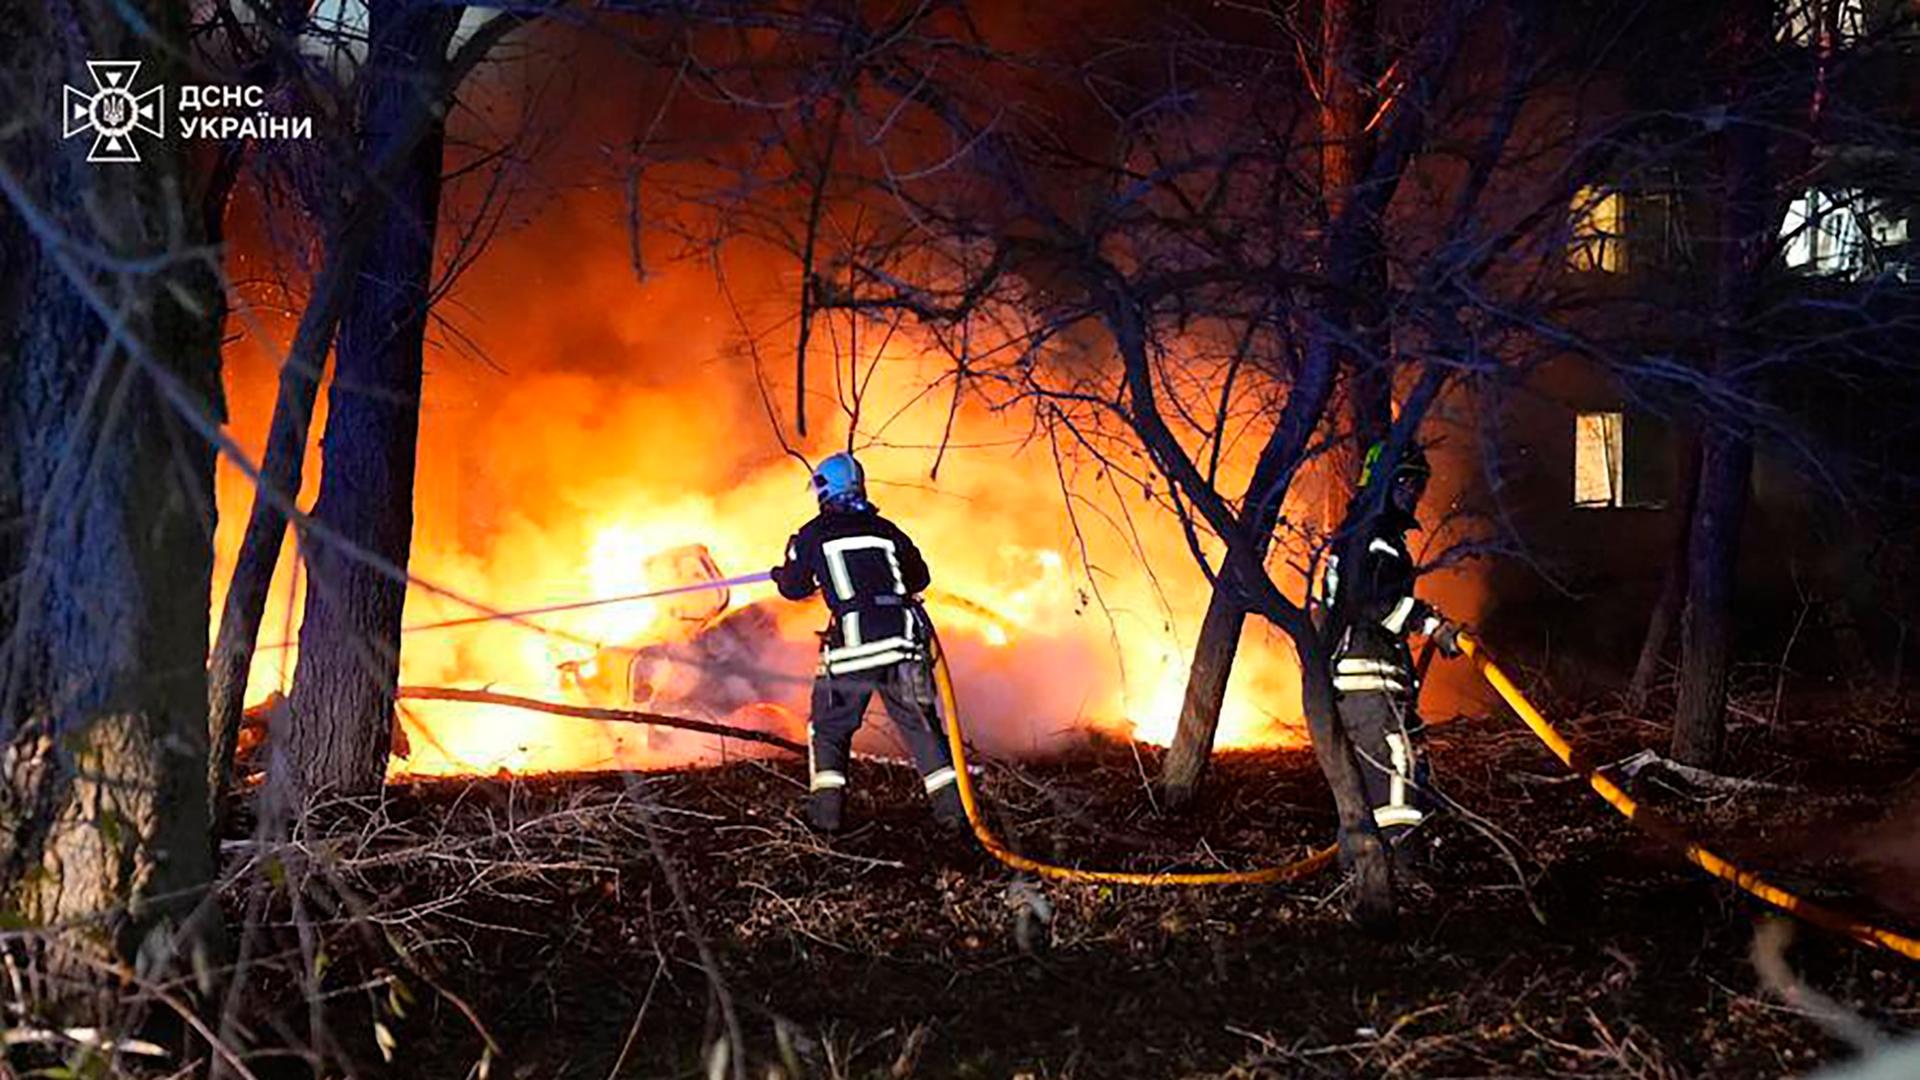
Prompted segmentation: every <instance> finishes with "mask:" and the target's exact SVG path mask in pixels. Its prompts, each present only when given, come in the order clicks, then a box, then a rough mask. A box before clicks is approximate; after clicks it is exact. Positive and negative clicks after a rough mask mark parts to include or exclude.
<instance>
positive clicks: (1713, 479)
mask: <svg viewBox="0 0 1920 1080" xmlns="http://www.w3.org/2000/svg"><path fill="white" fill-rule="evenodd" d="M1703 442H1704V446H1703V447H1702V452H1701V460H1700V493H1699V496H1698V503H1697V507H1696V510H1695V514H1694V519H1693V529H1692V533H1693V536H1692V542H1691V543H1690V544H1689V545H1688V549H1687V611H1686V616H1685V620H1684V623H1683V626H1682V631H1681V665H1680V669H1681V674H1680V701H1679V705H1678V707H1677V708H1676V709H1675V711H1674V717H1673V749H1672V754H1673V759H1674V760H1675V761H1678V762H1681V763H1683V764H1686V765H1693V766H1697V767H1699V768H1702V769H1711V768H1713V767H1714V765H1715V764H1716V763H1717V762H1718V760H1719V757H1720V748H1721V744H1722V742H1723V741H1724V733H1725V727H1726V723H1725V717H1726V705H1727V670H1728V661H1729V659H1730V657H1731V653H1732V637H1733V591H1734V569H1735V564H1736V562H1737V561H1738V558H1739V551H1740V526H1741V523H1742V521H1744V520H1745V517H1746V508H1747V486H1748V480H1749V477H1750V476H1751V474H1752V471H1753V448H1752V446H1751V445H1750V444H1749V443H1748V441H1747V439H1746V437H1745V436H1744V435H1742V434H1740V433H1737V432H1726V431H1715V432H1711V433H1709V434H1708V435H1707V436H1706V437H1705V439H1704V440H1703Z"/></svg>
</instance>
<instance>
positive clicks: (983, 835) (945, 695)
mask: <svg viewBox="0 0 1920 1080" xmlns="http://www.w3.org/2000/svg"><path fill="white" fill-rule="evenodd" d="M930 636H931V637H932V639H933V657H932V659H933V681H934V686H935V688H936V689H937V690H938V692H939V694H940V715H941V718H942V719H943V720H944V721H945V723H944V724H943V725H942V726H943V727H945V728H946V732H947V746H948V747H949V748H950V749H951V750H952V751H953V771H954V780H955V783H957V784H958V785H959V788H960V805H961V807H962V808H964V809H965V810H966V812H967V823H968V824H969V825H971V826H972V827H973V836H974V839H976V840H978V841H980V846H981V847H983V848H985V849H986V851H987V854H989V855H991V856H993V857H994V858H995V859H996V860H998V861H999V862H1000V863H1001V864H1002V865H1004V866H1007V867H1009V868H1011V869H1014V870H1023V871H1026V872H1027V873H1031V874H1038V875H1040V876H1041V877H1044V878H1050V879H1052V880H1054V881H1077V882H1087V883H1094V884H1105V885H1272V884H1276V883H1278V882H1283V881H1293V880H1296V879H1298V878H1303V877H1306V876H1307V875H1309V874H1312V873H1314V872H1315V871H1318V870H1320V869H1321V868H1322V867H1324V866H1326V865H1327V864H1328V863H1330V862H1332V861H1333V856H1334V851H1335V849H1334V848H1332V847H1324V848H1320V849H1318V850H1316V851H1312V852H1309V853H1308V854H1306V855H1304V856H1302V857H1301V858H1299V859H1295V860H1294V861H1293V862H1290V863H1287V864H1285V865H1284V866H1268V867H1262V868H1260V869H1258V870H1212V871H1196V872H1184V873H1176V872H1157V871H1144V872H1141V871H1130V870H1082V869H1079V868H1078V867H1072V866H1059V865H1056V864H1054V863H1049V862H1042V861H1040V860H1039V859H1032V858H1028V857H1027V856H1025V855H1022V854H1020V853H1019V852H1017V851H1015V850H1013V849H1012V848H1010V847H1008V846H1007V845H1006V844H1004V843H1001V841H1000V838H999V837H997V836H995V835H994V834H993V830H992V829H991V828H989V827H988V826H987V822H986V819H985V817H983V816H982V815H981V813H980V796H979V794H978V793H977V792H976V791H974V788H973V776H972V774H970V773H968V772H967V743H966V739H965V737H964V736H963V735H962V733H961V731H960V703H959V701H958V700H957V699H956V698H955V696H954V692H953V674H952V672H951V671H949V670H948V668H947V654H946V650H945V649H943V648H942V647H941V645H940V635H938V634H937V633H936V634H931V635H930Z"/></svg>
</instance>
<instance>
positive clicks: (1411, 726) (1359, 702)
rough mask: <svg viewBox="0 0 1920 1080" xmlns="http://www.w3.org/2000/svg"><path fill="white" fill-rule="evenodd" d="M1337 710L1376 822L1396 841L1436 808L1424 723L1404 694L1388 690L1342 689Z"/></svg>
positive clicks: (1384, 833)
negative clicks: (1429, 770) (1428, 768)
mask: <svg viewBox="0 0 1920 1080" xmlns="http://www.w3.org/2000/svg"><path fill="white" fill-rule="evenodd" d="M1337 708H1338V709H1339V712H1340V722H1341V723H1342V724H1344V725H1346V729H1347V737H1348V738H1350V739H1352V740H1353V748H1354V756H1355V757H1356V758H1358V759H1359V762H1360V777H1361V780H1362V782H1363V783H1364V784H1365V785H1366V792H1367V804H1368V805H1369V806H1371V807H1373V822H1374V825H1375V826H1376V827H1377V828H1378V829H1379V830H1380V832H1381V834H1382V835H1383V836H1385V837H1387V838H1388V839H1389V840H1392V839H1395V838H1397V837H1398V836H1400V835H1402V834H1404V833H1405V832H1406V831H1407V830H1409V829H1411V828H1413V827H1414V826H1416V825H1418V824H1420V823H1421V822H1422V821H1424V820H1425V819H1426V817H1427V815H1428V814H1429V813H1431V812H1432V811H1433V809H1434V808H1435V800H1434V798H1433V796H1432V795H1431V793H1430V792H1431V789H1430V787H1429V786H1428V784H1429V780H1428V771H1427V750H1426V731H1425V729H1424V725H1422V724H1421V722H1420V717H1419V715H1418V714H1416V713H1415V712H1414V711H1413V703H1412V702H1411V701H1409V700H1408V699H1407V697H1406V696H1405V695H1402V694H1396V693H1392V692H1388V691H1371V690H1367V691H1355V692H1351V693H1342V694H1340V695H1339V696H1338V699H1337Z"/></svg>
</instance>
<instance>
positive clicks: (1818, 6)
mask: <svg viewBox="0 0 1920 1080" xmlns="http://www.w3.org/2000/svg"><path fill="white" fill-rule="evenodd" d="M1866 24H1867V13H1866V5H1865V4H1864V3H1863V2H1862V0H1786V4H1785V5H1784V6H1783V7H1782V8H1781V11H1780V25H1779V29H1778V31H1777V32H1776V33H1777V36H1778V37H1779V39H1780V41H1781V43H1782V44H1786V45H1804V46H1812V45H1844V44H1846V43H1847V42H1850V41H1858V40H1859V39H1860V35H1861V34H1862V33H1864V32H1865V30H1866Z"/></svg>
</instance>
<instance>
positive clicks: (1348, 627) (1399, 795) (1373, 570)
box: [1323, 443, 1460, 843]
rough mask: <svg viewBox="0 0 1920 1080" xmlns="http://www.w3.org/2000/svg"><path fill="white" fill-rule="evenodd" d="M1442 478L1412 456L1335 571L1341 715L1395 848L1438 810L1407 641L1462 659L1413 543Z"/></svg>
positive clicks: (1336, 683) (1370, 463) (1331, 597)
mask: <svg viewBox="0 0 1920 1080" xmlns="http://www.w3.org/2000/svg"><path fill="white" fill-rule="evenodd" d="M1383 449H1384V448H1383V446H1382V445H1381V444H1379V443H1375V444H1374V445H1373V446H1372V447H1371V448H1370V449H1368V451H1367V456H1366V462H1365V464H1364V465H1363V467H1362V468H1361V472H1360V490H1361V495H1360V496H1359V497H1361V498H1364V497H1365V495H1366V492H1367V490H1368V487H1369V485H1370V484H1371V483H1374V482H1377V479H1378V477H1377V474H1378V472H1379V470H1380V469H1381V468H1382V465H1381V461H1380V459H1381V456H1382V453H1383ZM1432 475H1433V469H1432V467H1431V466H1429V465H1428V464H1427V457H1426V454H1425V453H1423V452H1422V451H1421V450H1420V449H1419V448H1418V447H1413V448H1410V449H1409V450H1407V451H1406V453H1405V454H1403V455H1402V456H1401V458H1400V461H1399V462H1398V463H1397V464H1395V466H1394V468H1393V475H1392V476H1391V477H1390V478H1387V482H1388V484H1389V485H1390V486H1389V488H1388V491H1387V504H1386V507H1385V508H1384V509H1383V510H1382V511H1381V512H1380V513H1378V514H1376V515H1374V516H1373V518H1372V520H1371V521H1370V522H1365V523H1364V527H1363V528H1362V530H1361V532H1360V534H1359V535H1356V536H1354V537H1352V538H1351V542H1350V543H1349V544H1348V545H1347V548H1346V550H1347V551H1348V552H1349V553H1350V554H1349V557H1348V559H1347V560H1346V562H1347V563H1352V564H1353V566H1352V568H1351V569H1350V568H1349V567H1348V566H1347V565H1345V564H1343V563H1342V561H1341V560H1339V559H1338V558H1330V559H1329V560H1328V562H1327V572H1326V582H1325V588H1324V590H1323V595H1324V597H1325V600H1326V603H1327V604H1328V606H1329V607H1335V606H1336V605H1337V610H1338V611H1339V613H1340V614H1342V615H1343V616H1344V629H1341V630H1340V631H1339V637H1338V638H1337V639H1336V640H1335V641H1334V643H1333V689H1334V700H1335V705H1336V707H1337V708H1338V710H1339V713H1340V720H1341V723H1342V724H1344V725H1345V727H1346V729H1347V735H1348V737H1349V738H1351V739H1352V740H1353V743H1354V749H1355V751H1356V753H1357V756H1358V757H1359V759H1360V773H1361V778H1362V780H1363V781H1364V783H1365V785H1366V793H1367V801H1368V803H1369V804H1370V805H1371V806H1372V807H1373V820H1374V825H1375V826H1376V827H1377V828H1378V829H1379V830H1380V833H1381V835H1382V837H1383V838H1384V839H1386V840H1387V841H1388V842H1389V843H1396V842H1398V841H1399V840H1400V839H1402V838H1403V837H1405V836H1406V835H1407V834H1409V833H1410V832H1412V831H1413V829H1415V828H1416V827H1417V826H1419V825H1420V824H1421V822H1423V821H1424V820H1426V818H1427V816H1428V815H1429V814H1431V813H1432V812H1433V810H1434V809H1435V800H1434V797H1433V794H1432V788H1431V786H1430V783H1429V780H1428V768H1427V755H1426V738H1425V732H1424V727H1423V725H1422V723H1421V721H1420V717H1419V714H1418V713H1416V712H1415V711H1414V706H1415V703H1416V701H1417V699H1418V697H1419V692H1420V688H1419V685H1418V682H1417V680H1418V674H1417V673H1416V672H1415V670H1414V664H1413V653H1412V650H1411V648H1410V647H1409V646H1408V644H1407V636H1408V635H1409V634H1413V633H1419V634H1423V635H1426V636H1427V637H1428V638H1430V639H1431V640H1432V641H1433V643H1434V645H1435V646H1436V647H1437V648H1438V649H1439V650H1440V651H1441V652H1442V653H1443V654H1444V655H1447V656H1458V655H1460V643H1459V637H1458V635H1459V628H1458V627H1456V626H1454V625H1453V624H1452V623H1450V622H1448V621H1447V620H1446V619H1445V618H1444V617H1443V616H1441V614H1440V612H1439V611H1438V610H1436V609H1435V608H1434V607H1433V605H1431V604H1429V603H1427V602H1426V601H1424V600H1421V599H1419V598H1418V597H1416V596H1414V594H1413V584H1414V566H1413V556H1412V554H1411V553H1410V552H1409V551H1408V550H1407V533H1408V531H1410V530H1413V529H1418V528H1419V527H1420V521H1419V519H1418V518H1416V517H1415V516H1414V515H1415V513H1416V511H1417V510H1418V509H1419V506H1420V499H1421V496H1422V495H1424V494H1425V493H1426V489H1427V480H1428V479H1429V478H1430V477H1431V476H1432Z"/></svg>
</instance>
